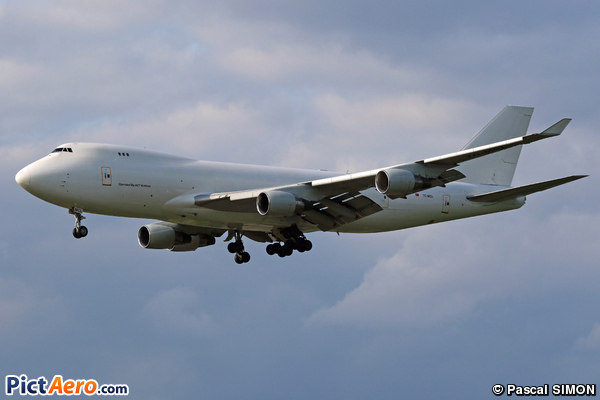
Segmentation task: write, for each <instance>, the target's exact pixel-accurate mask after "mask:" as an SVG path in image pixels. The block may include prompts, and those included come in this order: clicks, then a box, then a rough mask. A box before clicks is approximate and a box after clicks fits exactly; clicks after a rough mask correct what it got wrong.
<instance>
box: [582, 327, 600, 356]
mask: <svg viewBox="0 0 600 400" xmlns="http://www.w3.org/2000/svg"><path fill="white" fill-rule="evenodd" d="M576 347H577V348H578V349H580V350H598V349H600V322H594V326H592V330H591V331H590V333H588V334H587V336H582V337H580V338H579V339H577V346H576Z"/></svg>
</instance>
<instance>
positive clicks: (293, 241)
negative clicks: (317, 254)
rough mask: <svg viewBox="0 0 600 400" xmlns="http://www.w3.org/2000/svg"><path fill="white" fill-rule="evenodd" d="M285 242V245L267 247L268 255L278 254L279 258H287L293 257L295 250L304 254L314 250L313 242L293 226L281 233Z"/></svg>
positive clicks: (278, 244) (272, 244)
mask: <svg viewBox="0 0 600 400" xmlns="http://www.w3.org/2000/svg"><path fill="white" fill-rule="evenodd" d="M281 234H282V235H283V237H284V239H286V240H285V242H284V243H283V244H281V243H279V242H277V243H271V244H269V245H267V254H268V255H270V256H272V255H275V254H277V255H278V256H279V257H282V258H283V257H287V256H291V255H292V254H293V253H294V250H297V251H298V252H299V253H304V252H305V251H310V250H311V249H312V242H311V241H310V240H308V239H307V238H306V236H304V234H303V233H302V231H301V230H300V229H298V227H297V226H296V225H293V226H292V227H290V228H286V229H283V230H282V231H281Z"/></svg>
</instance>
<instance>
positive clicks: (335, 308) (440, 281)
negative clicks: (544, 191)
mask: <svg viewBox="0 0 600 400" xmlns="http://www.w3.org/2000/svg"><path fill="white" fill-rule="evenodd" d="M526 208H527V207H525V209H526ZM517 212H520V213H523V212H526V211H522V210H519V211H513V212H511V213H517ZM522 215H523V214H522ZM522 218H523V219H521V220H519V219H518V217H516V216H514V215H511V216H506V217H505V218H503V217H500V216H482V217H476V218H473V219H470V220H468V221H461V222H456V223H453V222H450V223H445V224H443V225H439V226H427V227H423V228H418V229H415V230H411V231H410V232H409V233H406V238H405V240H403V241H402V242H401V245H400V248H399V249H398V251H397V252H396V253H395V254H394V255H392V256H391V257H386V258H381V259H380V260H378V261H377V263H376V264H375V265H374V266H373V267H372V268H370V269H369V270H368V271H367V272H366V274H365V276H364V279H363V280H362V282H361V283H360V285H359V286H358V287H357V288H355V289H354V290H352V291H350V292H349V293H347V294H346V295H345V296H344V298H343V299H342V300H340V301H339V302H337V303H336V304H334V305H332V306H329V307H324V308H322V309H320V310H318V311H316V312H314V313H313V314H312V315H311V316H310V317H309V318H308V319H307V323H308V324H309V325H314V326H327V325H334V326H335V325H343V326H356V327H361V328H369V329H381V328H408V327H432V326H440V325H447V324H454V323H458V322H461V321H465V320H470V319H473V318H477V316H478V312H479V310H481V309H482V307H484V306H487V305H489V304H497V303H499V302H502V301H512V300H514V299H515V298H524V297H527V298H535V297H536V296H546V295H547V294H548V293H552V292H553V291H556V290H560V288H561V287H563V286H564V285H567V284H568V282H570V283H571V284H579V285H582V282H591V281H593V280H595V279H598V277H600V276H599V274H598V273H597V272H596V271H594V270H591V269H590V268H591V266H592V265H594V263H595V262H596V258H597V254H596V252H595V251H594V244H593V242H594V240H595V239H594V238H596V237H598V235H599V234H600V232H597V233H594V232H593V231H596V230H598V229H597V228H596V226H597V225H596V222H593V221H596V220H598V216H596V215H594V216H591V215H587V214H585V213H583V214H566V213H565V214H557V215H554V216H550V217H547V218H548V219H546V220H543V219H537V218H532V217H531V216H527V215H523V217H522ZM586 221H587V222H586ZM590 222H591V223H592V225H593V226H595V228H593V229H592V232H590V231H589V229H587V232H588V234H589V235H590V236H587V235H586V234H581V233H578V234H576V235H571V237H570V240H568V241H567V238H566V237H565V236H564V234H565V229H569V230H570V231H572V232H583V231H585V230H586V226H587V225H588V223H590ZM567 227H568V228H567ZM567 243H569V244H568V245H567ZM570 254H577V258H578V260H579V264H578V265H576V266H575V265H572V263H571V261H570V260H569V258H570ZM567 271H568V277H566V276H565V274H566V272H567ZM577 282H578V283H577ZM581 290H583V291H590V290H592V288H591V287H589V285H586V284H583V287H582V288H581Z"/></svg>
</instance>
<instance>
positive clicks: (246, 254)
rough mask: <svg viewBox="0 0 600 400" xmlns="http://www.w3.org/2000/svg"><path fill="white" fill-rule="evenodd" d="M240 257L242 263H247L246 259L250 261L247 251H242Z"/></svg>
mask: <svg viewBox="0 0 600 400" xmlns="http://www.w3.org/2000/svg"><path fill="white" fill-rule="evenodd" d="M241 257H242V262H243V263H247V262H248V261H250V253H248V252H247V251H244V252H243V253H242V254H241Z"/></svg>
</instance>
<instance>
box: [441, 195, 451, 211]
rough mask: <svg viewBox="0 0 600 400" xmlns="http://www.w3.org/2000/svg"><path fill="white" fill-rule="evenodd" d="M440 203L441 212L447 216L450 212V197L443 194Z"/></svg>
mask: <svg viewBox="0 0 600 400" xmlns="http://www.w3.org/2000/svg"><path fill="white" fill-rule="evenodd" d="M442 201H443V203H442V212H443V213H444V214H448V213H449V212H450V195H449V194H445V195H444V196H443V200H442Z"/></svg>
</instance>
